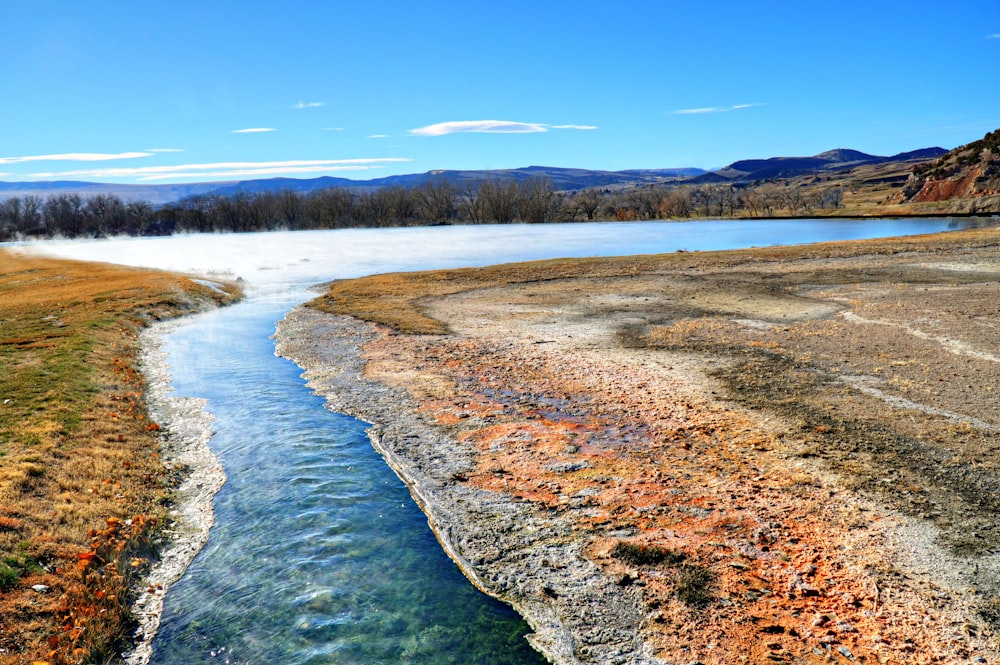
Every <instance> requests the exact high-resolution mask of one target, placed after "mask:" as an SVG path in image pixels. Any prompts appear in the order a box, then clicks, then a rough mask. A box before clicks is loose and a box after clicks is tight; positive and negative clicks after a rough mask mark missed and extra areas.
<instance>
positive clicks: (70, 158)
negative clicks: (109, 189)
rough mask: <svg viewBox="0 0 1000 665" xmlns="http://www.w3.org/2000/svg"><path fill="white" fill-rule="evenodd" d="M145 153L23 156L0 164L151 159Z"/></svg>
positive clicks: (4, 158)
mask: <svg viewBox="0 0 1000 665" xmlns="http://www.w3.org/2000/svg"><path fill="white" fill-rule="evenodd" d="M152 156H153V153H152V152H150V151H147V152H117V153H106V152H66V153H60V154H57V155H25V156H22V157H0V164H23V163H24V162H108V161H112V160H115V159H137V158H139V157H152Z"/></svg>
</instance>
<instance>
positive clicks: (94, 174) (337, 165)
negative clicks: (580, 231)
mask: <svg viewBox="0 0 1000 665" xmlns="http://www.w3.org/2000/svg"><path fill="white" fill-rule="evenodd" d="M410 161H413V160H412V159H409V158H406V157H374V158H362V159H300V160H289V161H281V162H213V163H209V164H178V165H173V166H142V167H134V168H102V169H80V170H77V171H61V172H58V173H32V174H31V176H32V177H34V178H62V177H88V178H100V179H114V178H127V179H132V180H140V181H151V180H188V179H198V180H213V179H222V178H239V177H244V176H257V175H293V174H303V173H324V172H332V171H366V170H369V169H378V168H384V167H385V166H386V165H388V164H393V163H399V162H410Z"/></svg>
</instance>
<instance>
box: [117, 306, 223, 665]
mask: <svg viewBox="0 0 1000 665" xmlns="http://www.w3.org/2000/svg"><path fill="white" fill-rule="evenodd" d="M187 323H188V321H187V317H182V318H180V319H172V320H169V321H163V322H157V323H154V324H153V325H151V326H150V327H148V328H146V329H144V330H143V331H142V333H141V334H140V338H139V341H140V348H141V350H142V355H141V362H140V372H141V374H142V376H143V379H144V384H145V399H146V404H147V407H148V410H149V414H150V416H151V418H152V419H153V422H157V423H159V424H160V425H161V427H162V430H161V434H162V436H161V438H160V441H161V449H160V454H161V456H162V459H163V464H164V466H165V467H167V468H168V469H171V470H174V471H179V472H180V473H182V474H183V480H181V482H180V483H179V484H178V486H177V487H176V488H175V490H174V502H173V504H172V505H171V508H170V517H171V518H173V520H174V521H173V523H172V525H171V527H170V529H169V530H165V531H164V533H163V535H164V537H165V538H166V543H165V545H164V547H163V550H162V552H161V553H160V556H159V558H158V560H157V561H156V563H155V564H154V565H153V567H152V569H151V570H150V572H149V574H148V575H147V576H146V577H145V578H144V579H143V580H142V586H140V587H139V588H140V589H142V590H141V591H140V593H139V596H138V598H137V599H136V601H135V603H134V604H133V613H134V615H135V617H136V620H137V621H138V623H139V626H138V627H137V628H136V631H135V633H134V634H133V637H132V639H133V646H132V648H131V649H130V650H129V651H128V652H126V653H123V654H122V659H123V662H124V663H126V664H127V665H146V663H148V662H149V660H150V658H151V657H152V654H153V649H152V641H153V638H154V637H155V636H156V633H157V631H158V630H159V626H160V619H161V616H162V613H163V601H164V596H165V594H166V593H167V591H168V590H169V588H170V586H171V585H172V584H174V583H175V582H177V581H178V580H179V579H180V578H181V577H182V576H183V575H184V572H185V571H186V570H187V568H188V566H189V565H190V564H191V562H192V561H194V558H195V557H196V556H197V555H198V553H199V552H200V551H201V549H202V548H203V547H204V545H205V543H207V542H208V536H209V531H210V530H211V528H212V525H213V524H214V521H215V513H214V511H213V509H212V498H213V497H214V496H215V494H216V493H217V492H218V491H219V490H220V489H221V488H222V486H223V484H225V482H226V475H225V472H224V471H223V469H222V466H221V464H220V463H219V460H218V458H217V457H216V456H215V454H214V453H213V452H212V451H211V449H210V448H209V446H208V442H209V440H210V439H211V437H212V434H213V433H214V432H213V429H212V425H213V423H214V420H215V418H214V417H213V416H212V414H211V413H209V412H208V411H206V410H205V405H206V401H205V400H204V399H200V398H195V397H177V396H175V395H173V392H174V389H173V386H172V385H171V381H172V375H171V368H170V364H169V363H168V361H167V354H166V353H165V352H164V351H163V348H162V345H163V338H164V337H165V336H166V335H168V334H170V333H171V332H172V331H173V330H175V329H176V328H178V327H180V326H182V325H185V324H187ZM143 587H144V588H143Z"/></svg>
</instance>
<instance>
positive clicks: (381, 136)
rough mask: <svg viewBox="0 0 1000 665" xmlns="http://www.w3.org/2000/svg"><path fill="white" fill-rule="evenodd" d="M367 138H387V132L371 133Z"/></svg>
mask: <svg viewBox="0 0 1000 665" xmlns="http://www.w3.org/2000/svg"><path fill="white" fill-rule="evenodd" d="M368 138H370V139H387V138H389V135H388V134H372V135H371V136H369V137H368Z"/></svg>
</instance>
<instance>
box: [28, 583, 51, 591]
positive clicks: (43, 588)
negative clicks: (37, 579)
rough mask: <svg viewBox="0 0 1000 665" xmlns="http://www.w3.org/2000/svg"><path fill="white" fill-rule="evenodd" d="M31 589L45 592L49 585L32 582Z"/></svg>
mask: <svg viewBox="0 0 1000 665" xmlns="http://www.w3.org/2000/svg"><path fill="white" fill-rule="evenodd" d="M31 589H32V591H36V592H38V593H46V592H47V591H48V590H49V587H47V586H46V585H44V584H34V585H32V587H31Z"/></svg>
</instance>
